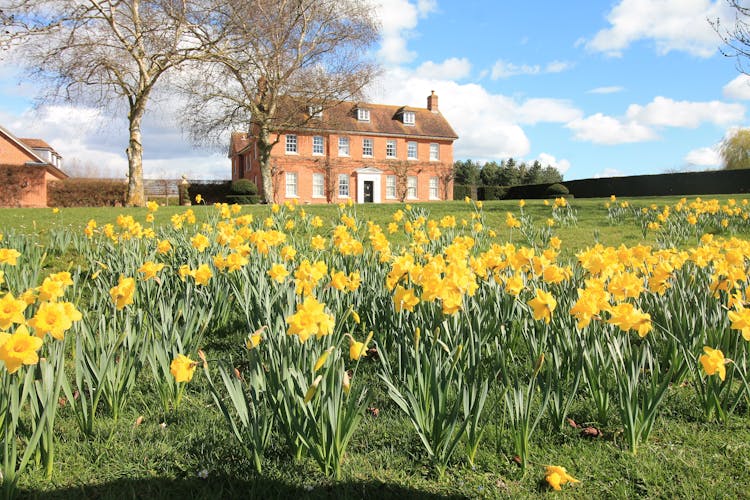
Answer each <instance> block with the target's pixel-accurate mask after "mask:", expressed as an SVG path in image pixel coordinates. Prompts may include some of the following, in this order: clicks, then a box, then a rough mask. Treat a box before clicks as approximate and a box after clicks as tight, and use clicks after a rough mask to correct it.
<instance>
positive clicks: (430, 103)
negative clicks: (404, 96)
mask: <svg viewBox="0 0 750 500" xmlns="http://www.w3.org/2000/svg"><path fill="white" fill-rule="evenodd" d="M427 109H429V110H430V111H432V112H433V113H437V112H438V96H437V94H435V91H434V90H433V91H432V94H430V95H428V96H427Z"/></svg>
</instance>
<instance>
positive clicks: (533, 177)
mask: <svg viewBox="0 0 750 500" xmlns="http://www.w3.org/2000/svg"><path fill="white" fill-rule="evenodd" d="M454 172H455V180H454V182H455V183H456V184H461V185H464V186H518V185H524V184H552V183H555V182H562V180H563V176H562V174H561V173H560V172H559V171H558V170H557V169H556V168H555V167H552V166H549V165H548V166H546V167H545V166H542V164H541V163H540V162H539V161H538V160H537V161H535V162H534V163H532V164H531V165H528V164H526V163H525V162H521V163H517V162H516V161H515V160H514V159H513V158H508V159H507V160H503V161H501V162H500V163H497V162H496V161H488V162H486V163H484V164H483V165H480V164H479V163H478V162H475V161H473V160H459V161H457V162H455V163H454Z"/></svg>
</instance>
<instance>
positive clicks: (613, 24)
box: [0, 0, 750, 179]
mask: <svg viewBox="0 0 750 500" xmlns="http://www.w3.org/2000/svg"><path fill="white" fill-rule="evenodd" d="M373 3H377V4H378V7H377V8H378V13H379V16H380V17H381V19H382V25H383V38H382V40H381V43H380V44H379V45H378V46H377V47H375V48H374V50H375V51H376V52H375V53H374V54H373V57H375V58H376V59H377V60H378V61H379V62H380V63H381V64H382V65H383V68H384V72H383V75H382V77H381V78H380V79H379V80H378V81H377V82H375V83H374V84H373V85H372V88H371V90H370V92H369V94H370V98H371V99H372V100H373V101H374V102H381V103H387V104H406V105H411V106H419V107H424V106H425V105H426V97H427V95H428V94H429V93H430V91H431V90H435V91H436V93H437V94H438V95H439V97H440V110H441V112H442V113H443V114H444V115H445V116H446V117H447V118H448V120H449V121H450V123H451V124H452V125H453V127H454V129H455V130H456V132H457V133H458V135H459V136H460V139H459V140H458V141H456V143H455V148H454V157H455V158H456V159H466V158H472V159H475V160H480V161H486V160H501V159H504V158H507V157H509V156H512V157H514V158H516V159H521V160H525V161H533V160H535V159H540V160H541V161H542V163H545V164H552V165H555V166H557V167H558V168H559V169H560V170H561V171H563V172H564V176H565V178H566V179H578V178H586V177H594V176H609V175H633V174H647V173H661V172H664V171H667V170H688V169H689V170H695V169H709V168H719V166H720V165H719V158H718V154H717V151H716V148H717V145H718V144H719V143H720V142H721V140H722V139H723V137H724V136H725V135H726V134H727V133H728V132H730V131H732V130H734V129H735V128H736V127H741V126H745V125H746V121H747V116H746V115H747V106H748V101H750V78H747V77H745V76H744V75H740V74H739V73H738V72H737V70H736V68H735V64H734V61H733V60H732V59H729V58H726V57H724V56H723V55H722V54H721V53H720V52H719V50H718V48H719V45H720V39H719V38H718V36H717V35H716V33H715V32H714V31H713V29H712V28H711V27H710V25H709V24H708V22H707V18H712V19H713V18H717V17H720V18H722V19H724V20H725V21H728V22H731V20H732V19H733V17H732V16H733V13H732V11H730V10H729V9H728V8H727V7H726V6H725V2H724V0H716V1H710V0H618V1H599V2H592V1H585V2H584V1H581V0H574V1H568V2H560V1H547V0H540V1H538V2H535V3H533V4H528V3H522V2H501V1H497V0H492V1H490V0H487V1H471V0H466V1H461V2H459V1H455V0H450V1H448V0H379V1H377V2H376V1H375V0H373ZM15 78H17V71H16V70H15V68H13V67H12V66H9V65H8V64H6V65H5V66H0V124H2V125H3V126H5V127H6V128H8V129H10V130H11V131H12V132H14V133H15V134H16V135H19V136H39V137H42V138H44V139H45V140H47V141H48V142H50V143H51V144H52V145H53V147H55V148H56V149H57V150H58V151H59V152H60V153H61V154H62V155H63V157H64V158H65V161H66V162H75V163H77V166H78V167H79V168H81V167H84V170H88V171H89V173H92V172H93V173H95V172H99V173H101V174H105V175H111V176H117V177H119V176H124V175H125V172H126V162H125V155H124V149H125V142H126V133H125V130H126V129H125V126H124V122H123V121H122V120H121V119H119V118H111V117H109V116H108V115H107V113H106V112H105V111H103V110H97V109H82V108H73V107H70V106H51V107H42V108H40V109H38V110H36V111H32V110H31V102H32V101H31V99H32V98H33V96H34V95H35V93H36V89H35V88H34V87H33V86H32V85H23V86H19V85H18V84H17V81H16V80H15ZM171 109H172V107H171V105H170V104H169V103H168V102H164V103H162V104H161V105H160V106H158V107H156V108H154V109H152V111H151V112H150V114H149V117H148V119H147V121H146V124H145V127H144V146H145V148H146V152H145V155H144V165H145V173H146V176H147V177H164V176H168V177H174V176H178V175H180V174H182V173H185V174H187V175H188V176H189V177H192V178H227V177H229V175H230V170H229V161H228V159H226V157H225V155H223V154H221V153H219V152H216V151H206V150H199V149H194V148H192V147H191V145H190V144H189V143H188V142H187V141H186V140H185V139H184V138H183V137H182V136H181V131H180V128H179V126H176V125H175V120H174V119H173V115H172V112H171Z"/></svg>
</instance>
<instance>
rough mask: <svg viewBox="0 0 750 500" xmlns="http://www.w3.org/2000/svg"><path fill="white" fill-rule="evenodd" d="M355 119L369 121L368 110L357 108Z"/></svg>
mask: <svg viewBox="0 0 750 500" xmlns="http://www.w3.org/2000/svg"><path fill="white" fill-rule="evenodd" d="M357 120H358V121H361V122H369V121H370V110H369V109H364V108H357Z"/></svg>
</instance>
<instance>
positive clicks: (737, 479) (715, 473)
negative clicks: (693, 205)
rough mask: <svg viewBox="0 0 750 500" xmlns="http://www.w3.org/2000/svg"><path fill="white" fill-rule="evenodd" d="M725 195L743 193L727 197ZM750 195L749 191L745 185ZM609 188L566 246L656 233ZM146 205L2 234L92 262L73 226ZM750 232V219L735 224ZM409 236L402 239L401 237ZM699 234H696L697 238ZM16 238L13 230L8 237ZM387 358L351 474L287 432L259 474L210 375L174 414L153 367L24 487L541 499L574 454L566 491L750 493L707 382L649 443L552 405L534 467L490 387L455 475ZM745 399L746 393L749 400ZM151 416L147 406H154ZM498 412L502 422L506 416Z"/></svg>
mask: <svg viewBox="0 0 750 500" xmlns="http://www.w3.org/2000/svg"><path fill="white" fill-rule="evenodd" d="M679 198H680V197H665V198H642V199H629V200H628V201H629V202H630V204H631V205H632V206H633V207H635V208H636V209H640V208H641V207H647V206H650V205H652V204H657V205H659V206H663V205H673V204H674V203H676V202H677V201H678V200H679ZM716 198H718V199H720V200H722V202H723V201H725V200H727V199H729V198H733V197H732V196H718V197H716ZM735 198H736V199H737V200H738V201H739V200H741V196H737V197H735ZM607 201H608V199H586V200H571V202H572V205H573V207H574V208H575V210H576V211H577V218H578V221H577V224H576V225H573V226H566V227H560V228H555V231H554V234H555V235H557V236H558V237H560V238H561V239H562V241H563V244H562V256H563V257H562V259H563V261H564V260H566V259H572V258H574V254H575V252H577V251H578V250H580V249H583V248H586V247H590V246H592V245H594V244H595V243H596V242H601V243H603V244H605V245H612V246H617V245H619V244H621V243H624V244H625V245H628V246H633V245H637V244H638V243H646V244H650V245H654V244H655V243H656V239H655V235H654V233H650V234H648V235H647V237H646V238H645V239H644V238H643V234H642V231H641V228H640V227H638V226H637V225H636V224H634V223H633V222H632V221H629V222H627V223H624V224H619V225H611V224H610V223H609V222H608V220H607V209H606V208H605V207H604V204H605V202H607ZM416 206H417V207H419V208H423V209H425V210H426V211H428V212H429V216H430V218H433V219H440V218H441V217H443V216H445V215H453V216H455V217H456V218H457V219H458V221H459V224H460V221H461V219H466V220H467V222H468V223H469V224H471V214H472V212H473V210H474V209H473V206H472V205H470V204H466V203H464V202H458V201H457V202H450V203H430V204H417V205H416ZM402 207H403V205H368V206H358V207H357V208H356V213H357V217H358V218H360V220H372V221H374V222H376V223H379V224H381V225H382V226H384V227H385V226H386V225H387V224H388V222H390V220H391V215H392V213H393V212H394V211H395V210H396V209H397V208H402ZM304 209H305V210H306V211H307V212H308V213H309V214H310V215H320V216H321V217H323V218H324V219H326V220H328V219H331V218H332V217H335V216H336V214H337V207H336V206H310V207H304ZM184 210H185V208H184V207H162V208H160V209H159V211H158V212H157V214H156V221H155V225H156V226H159V225H162V224H169V220H170V217H171V216H172V215H174V214H178V213H182V212H183V211H184ZM193 210H194V211H195V213H196V215H197V217H198V223H199V224H200V223H201V222H202V221H205V220H207V219H208V217H209V214H210V213H212V211H213V210H214V209H213V207H205V206H197V207H193ZM483 211H484V217H485V219H484V220H485V226H486V227H487V228H490V229H493V230H494V231H496V232H497V235H498V239H499V241H503V240H507V239H508V238H510V237H513V238H514V243H516V242H517V243H518V244H519V245H521V244H524V241H523V240H521V239H519V235H518V234H517V232H515V233H511V232H510V230H509V229H508V228H507V227H506V225H505V217H506V213H507V212H512V213H514V214H515V215H516V216H518V215H519V207H518V202H517V201H493V202H485V203H484V207H483ZM524 212H525V213H526V214H527V215H529V216H531V217H532V218H533V220H534V222H535V223H537V224H539V225H541V224H543V223H544V221H545V220H546V219H547V218H548V217H550V214H551V207H549V206H545V205H544V204H543V203H542V201H541V200H530V201H528V203H527V204H526V206H525V208H524ZM146 213H147V212H146V209H135V208H133V209H131V208H124V209H113V208H65V209H61V210H60V211H59V213H53V211H52V209H0V233H5V234H9V233H14V232H17V233H23V234H27V235H31V237H32V238H34V239H35V240H36V241H37V242H38V243H39V244H42V245H45V246H49V248H50V249H49V251H48V255H47V260H46V261H45V270H44V274H47V273H48V272H51V271H57V270H63V269H68V268H69V267H70V266H71V265H76V264H80V259H79V256H78V255H76V254H75V252H74V251H73V250H72V249H70V248H66V249H65V250H64V251H62V252H56V251H55V247H56V245H59V244H60V243H61V242H62V241H64V237H65V233H67V232H71V231H74V232H80V231H82V229H83V227H84V226H85V225H86V223H87V221H88V220H89V219H92V218H93V219H95V220H96V221H97V223H98V224H99V226H100V227H101V225H103V224H105V223H114V221H115V219H116V217H117V215H119V214H128V215H132V216H133V217H135V218H136V219H137V220H139V221H141V222H142V221H143V220H144V219H145V215H146ZM242 213H243V214H244V213H250V214H253V215H254V216H255V217H260V218H265V217H266V216H267V215H268V213H269V210H268V207H265V206H247V207H243V211H242ZM730 235H737V236H739V237H741V238H747V237H748V229H747V225H745V226H744V227H742V228H741V229H740V230H738V231H736V230H730V231H727V232H725V233H724V236H730ZM396 241H397V242H398V239H397V240H396ZM684 244H685V245H690V246H693V245H695V244H696V241H689V242H685V243H684ZM2 245H3V243H0V246H2ZM247 333H248V332H247V327H246V325H245V322H244V320H240V319H239V318H236V319H235V320H233V321H231V322H230V323H229V324H228V325H227V326H226V327H224V328H222V329H220V330H215V331H209V333H208V335H207V341H206V345H205V351H206V353H207V355H208V357H209V358H214V357H230V356H237V355H238V353H239V351H240V350H241V349H242V347H241V346H243V345H244V339H245V337H246V335H247ZM378 368H379V363H377V362H374V361H373V360H366V361H364V362H363V364H362V366H361V368H360V372H359V374H358V375H357V377H358V378H360V380H359V381H358V383H362V384H366V385H367V386H368V387H369V389H370V392H369V396H370V398H371V403H370V407H371V408H372V409H373V410H368V413H367V414H366V415H365V417H364V419H363V420H362V422H361V424H360V427H359V428H358V430H357V432H356V435H355V436H354V438H353V439H352V441H351V443H350V446H349V448H348V452H347V455H346V459H345V462H344V472H343V479H342V480H340V481H335V480H332V479H328V478H326V477H325V476H323V475H322V474H321V473H320V471H319V469H318V468H317V467H316V465H315V463H314V462H313V461H312V459H310V458H308V457H303V458H302V459H301V460H291V459H290V458H289V456H288V453H287V450H285V448H284V443H283V442H282V440H281V439H277V437H276V436H275V437H274V439H273V442H272V443H271V445H270V448H269V450H268V451H267V452H266V459H265V463H264V472H263V473H262V474H257V473H255V472H254V471H253V468H252V464H251V463H250V461H248V459H247V458H246V456H245V455H244V454H243V453H241V452H240V450H239V449H238V446H237V444H236V443H235V442H234V440H233V438H232V437H231V434H230V433H229V432H228V431H227V425H226V423H225V421H224V419H223V417H222V415H221V413H220V412H219V411H218V409H217V408H216V407H215V405H214V403H213V401H212V399H211V396H210V393H209V390H208V387H207V382H206V380H205V378H204V377H203V376H201V375H200V374H199V373H197V372H196V377H195V379H194V380H193V381H192V382H191V383H190V385H189V386H188V391H187V393H186V395H185V399H184V401H183V404H182V406H181V407H180V409H179V410H177V411H172V412H169V413H167V414H165V413H164V411H163V410H162V409H161V407H160V406H159V404H158V395H157V393H156V389H155V388H154V387H153V385H152V384H151V380H150V376H151V374H150V372H149V370H147V369H144V370H143V371H142V372H141V374H140V378H141V379H142V380H141V381H140V382H141V383H138V384H137V386H136V390H135V392H134V393H133V395H132V396H131V400H130V404H129V405H128V407H127V410H126V411H125V413H124V414H123V415H122V416H121V417H120V419H119V421H118V422H116V423H115V422H113V420H112V419H111V418H110V417H108V416H106V415H102V416H101V417H100V418H99V419H98V420H97V422H96V426H95V432H94V436H93V437H89V438H85V437H83V436H82V435H81V433H80V432H79V430H78V427H77V425H76V422H75V420H74V417H73V413H72V411H71V409H70V407H69V405H66V404H64V403H65V401H61V402H60V404H61V406H60V408H59V411H58V419H57V422H56V426H57V428H58V429H59V431H58V432H57V436H58V443H57V449H56V460H55V468H54V471H53V474H52V479H51V480H48V479H46V478H45V477H44V474H43V472H42V471H41V470H40V469H37V468H34V467H33V466H32V467H30V468H29V469H28V470H27V471H26V473H25V474H24V476H23V477H22V478H21V480H20V488H21V495H22V496H23V497H28V498H45V499H46V498H291V497H297V498H365V497H367V498H370V497H372V498H497V497H512V498H538V497H539V496H540V495H542V494H553V493H551V492H549V488H548V487H547V485H546V483H544V481H543V478H544V466H545V465H548V464H555V465H564V466H565V467H566V468H567V470H568V472H569V473H571V474H572V475H573V476H575V477H576V478H577V479H578V480H580V481H581V482H580V483H579V484H576V485H573V486H570V485H568V486H565V487H564V488H563V491H562V492H557V493H554V494H556V495H562V496H564V497H575V498H634V497H648V498H676V497H683V498H701V497H708V498H719V497H723V498H748V495H750V493H748V485H749V484H750V417H749V416H748V408H747V407H746V406H744V407H743V406H741V407H740V409H739V411H738V412H737V415H734V416H731V417H730V418H729V420H728V421H727V422H726V423H723V424H719V423H716V422H704V421H702V418H701V411H700V409H699V404H698V401H697V397H696V395H695V390H694V389H693V387H691V386H684V387H683V386H680V387H672V388H671V389H670V391H669V394H668V396H667V401H666V402H665V403H664V409H663V411H662V413H661V416H660V418H659V419H657V421H656V427H655V430H654V432H653V434H652V437H651V439H650V440H649V441H648V442H647V443H646V444H645V445H643V446H642V447H641V448H640V449H639V452H638V454H637V455H634V454H632V453H631V452H629V451H628V450H627V445H626V443H625V441H624V437H623V433H622V428H621V427H620V426H619V425H618V419H617V417H616V415H615V413H614V410H612V409H611V410H612V414H611V415H609V418H608V420H607V422H606V423H601V424H596V425H597V426H598V427H599V429H600V431H601V435H600V436H599V437H596V438H590V437H582V435H581V428H582V427H586V426H587V425H589V424H590V423H591V422H588V421H587V419H588V418H589V417H590V415H591V411H590V408H587V406H586V403H585V402H584V401H582V400H579V401H576V402H574V404H573V406H572V407H571V409H570V412H569V416H570V418H572V420H573V421H575V422H576V423H577V424H578V427H579V428H574V427H573V426H567V427H566V428H565V429H564V430H563V431H562V432H558V431H557V430H554V429H552V426H551V423H550V422H549V420H548V419H547V418H542V420H541V422H540V427H539V429H537V431H536V432H535V434H534V435H533V438H532V443H531V446H532V453H531V457H532V458H531V462H532V463H531V465H530V466H529V468H528V469H527V470H526V472H522V470H521V468H520V467H519V466H518V465H517V464H516V462H515V461H514V460H513V456H511V455H512V453H510V452H509V450H511V449H512V445H511V440H510V437H509V435H508V433H507V432H505V431H503V430H502V429H503V428H504V427H503V426H502V425H500V419H502V418H503V412H502V411H501V407H502V404H503V403H502V399H501V396H500V395H499V394H497V393H495V392H493V391H491V392H490V397H489V401H488V403H487V408H489V410H488V413H487V415H488V417H487V418H488V419H489V422H488V424H487V431H486V434H485V437H484V439H483V441H482V443H481V446H480V449H479V453H478V455H477V461H476V465H475V466H473V467H472V466H470V465H469V463H468V462H467V460H466V459H465V458H464V455H463V454H462V453H457V454H456V455H455V458H454V459H453V461H452V462H451V463H450V466H449V468H448V470H447V473H446V475H445V476H444V477H443V478H442V479H437V478H436V477H435V474H434V471H433V469H432V468H431V467H430V465H429V463H428V462H427V460H426V458H425V457H424V453H423V450H422V447H421V444H420V442H419V438H418V437H417V435H416V434H415V432H414V429H413V428H412V426H411V424H410V422H409V421H408V420H407V419H406V418H404V416H403V414H402V413H401V411H400V410H399V408H398V407H397V406H396V405H395V404H394V403H393V402H392V401H391V399H390V398H389V397H388V394H387V391H386V387H385V385H384V383H383V382H382V381H381V379H380V378H379V377H378V376H377V372H378ZM743 404H744V403H743ZM141 417H142V419H141ZM493 419H497V421H495V420H493Z"/></svg>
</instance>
